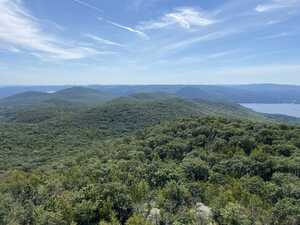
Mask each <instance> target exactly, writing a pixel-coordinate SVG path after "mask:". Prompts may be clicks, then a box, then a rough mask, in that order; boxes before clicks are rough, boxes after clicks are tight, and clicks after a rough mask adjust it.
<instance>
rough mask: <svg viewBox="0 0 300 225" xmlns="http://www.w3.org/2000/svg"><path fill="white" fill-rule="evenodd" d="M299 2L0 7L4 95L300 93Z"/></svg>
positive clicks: (84, 1)
mask: <svg viewBox="0 0 300 225" xmlns="http://www.w3.org/2000/svg"><path fill="white" fill-rule="evenodd" d="M299 24H300V0H201V1H200V0H122V1H120V0H51V1H46V0H0V85H14V84H18V85H23V84H45V85H46V84H244V83H285V84H300V44H299V43H300V26H299Z"/></svg>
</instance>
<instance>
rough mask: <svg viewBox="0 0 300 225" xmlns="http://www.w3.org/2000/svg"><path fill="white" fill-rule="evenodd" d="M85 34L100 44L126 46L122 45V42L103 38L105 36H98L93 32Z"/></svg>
mask: <svg viewBox="0 0 300 225" xmlns="http://www.w3.org/2000/svg"><path fill="white" fill-rule="evenodd" d="M85 36H86V37H88V38H90V39H92V40H94V41H97V42H99V43H100V44H104V45H113V46H118V47H124V45H122V44H119V43H117V42H113V41H110V40H106V39H103V38H101V37H98V36H96V35H93V34H86V35H85Z"/></svg>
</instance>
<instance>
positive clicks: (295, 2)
mask: <svg viewBox="0 0 300 225" xmlns="http://www.w3.org/2000/svg"><path fill="white" fill-rule="evenodd" d="M299 5H300V1H299V0H271V1H269V2H268V3H265V4H259V5H257V6H256V8H255V10H256V11H257V12H260V13H262V12H269V11H274V10H280V9H285V8H293V7H296V6H299Z"/></svg>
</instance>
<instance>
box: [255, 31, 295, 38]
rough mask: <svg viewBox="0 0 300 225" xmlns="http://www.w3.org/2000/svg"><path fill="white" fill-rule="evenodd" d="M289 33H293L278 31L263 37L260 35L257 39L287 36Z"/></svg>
mask: <svg viewBox="0 0 300 225" xmlns="http://www.w3.org/2000/svg"><path fill="white" fill-rule="evenodd" d="M291 35H293V34H292V33H291V32H281V33H278V34H271V35H267V36H263V37H260V38H258V39H260V40H269V39H276V38H282V37H288V36H291Z"/></svg>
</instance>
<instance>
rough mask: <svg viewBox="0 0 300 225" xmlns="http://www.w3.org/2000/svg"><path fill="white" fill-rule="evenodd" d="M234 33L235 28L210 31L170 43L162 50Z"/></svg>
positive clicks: (184, 46) (180, 47)
mask: <svg viewBox="0 0 300 225" xmlns="http://www.w3.org/2000/svg"><path fill="white" fill-rule="evenodd" d="M235 33H238V31H237V30H224V31H216V32H211V33H208V34H205V35H202V36H198V37H194V38H190V39H186V40H183V41H179V42H176V43H173V44H170V45H168V46H166V47H165V48H164V50H167V51H170V50H178V49H183V48H186V47H189V46H191V45H194V44H197V43H201V42H207V41H213V40H218V39H222V38H225V37H228V36H230V35H233V34H235Z"/></svg>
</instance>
